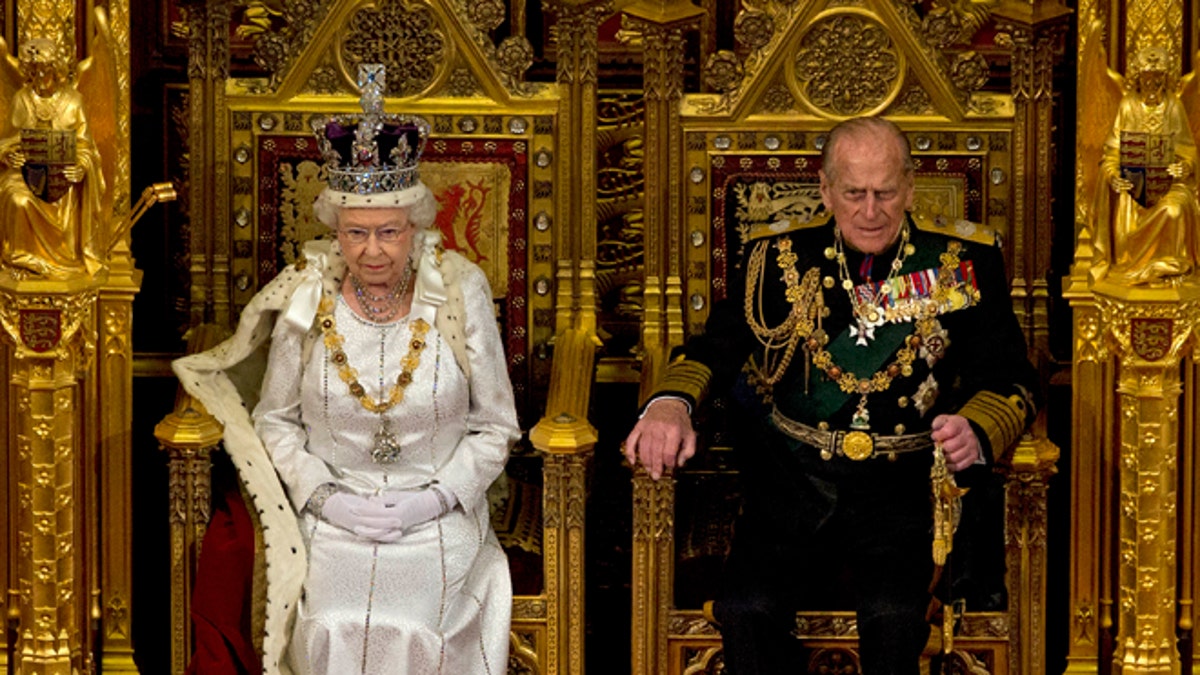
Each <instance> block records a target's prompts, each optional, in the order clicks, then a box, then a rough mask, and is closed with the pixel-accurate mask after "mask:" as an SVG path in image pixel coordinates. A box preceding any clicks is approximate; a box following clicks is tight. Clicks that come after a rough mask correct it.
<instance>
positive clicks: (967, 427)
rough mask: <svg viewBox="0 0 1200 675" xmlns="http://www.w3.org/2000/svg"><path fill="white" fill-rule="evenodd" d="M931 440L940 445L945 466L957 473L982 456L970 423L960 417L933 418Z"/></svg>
mask: <svg viewBox="0 0 1200 675" xmlns="http://www.w3.org/2000/svg"><path fill="white" fill-rule="evenodd" d="M932 436H933V440H934V442H936V443H941V444H942V454H944V455H945V456H946V466H947V467H949V469H950V470H951V471H954V472H958V471H962V470H963V469H965V468H967V467H969V466H971V465H973V464H975V463H976V462H978V461H979V458H980V457H982V456H983V449H982V448H981V447H980V446H979V439H978V438H976V437H975V430H974V429H972V428H971V423H970V422H968V421H967V418H965V417H963V416H962V415H938V416H937V417H935V418H933V434H932Z"/></svg>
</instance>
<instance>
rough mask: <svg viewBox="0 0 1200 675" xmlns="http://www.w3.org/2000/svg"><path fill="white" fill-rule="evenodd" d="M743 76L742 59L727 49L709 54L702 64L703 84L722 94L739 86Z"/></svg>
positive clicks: (744, 74)
mask: <svg viewBox="0 0 1200 675" xmlns="http://www.w3.org/2000/svg"><path fill="white" fill-rule="evenodd" d="M745 76H746V71H745V70H744V69H743V68H742V60H741V59H739V58H738V56H737V54H735V53H734V52H731V51H729V50H728V49H722V50H720V51H718V52H715V53H713V54H711V55H710V56H709V57H708V61H707V62H706V63H705V64H704V84H706V85H707V86H708V87H709V88H710V89H712V90H713V91H716V92H720V93H722V94H725V93H728V92H730V91H733V90H734V89H736V88H737V87H739V86H740V85H741V84H742V79H743V78H745Z"/></svg>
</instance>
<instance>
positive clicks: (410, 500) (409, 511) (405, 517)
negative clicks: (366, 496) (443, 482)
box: [372, 485, 458, 528]
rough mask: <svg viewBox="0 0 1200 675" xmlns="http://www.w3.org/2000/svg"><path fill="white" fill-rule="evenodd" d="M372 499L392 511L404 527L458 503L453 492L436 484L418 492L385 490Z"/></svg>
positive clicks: (441, 513)
mask: <svg viewBox="0 0 1200 675" xmlns="http://www.w3.org/2000/svg"><path fill="white" fill-rule="evenodd" d="M372 501H374V502H376V503H377V504H382V505H383V506H384V508H386V509H388V510H389V511H391V512H393V513H394V514H395V515H396V516H397V517H398V518H399V519H400V521H401V522H403V523H404V527H406V528H408V527H413V526H414V525H420V524H421V523H425V522H428V521H430V520H433V519H434V518H437V517H439V516H441V515H443V514H445V513H447V512H449V511H450V509H453V508H454V507H455V505H457V504H458V498H457V497H455V496H454V493H453V492H451V491H449V490H447V489H445V488H443V487H441V486H438V485H431V486H430V487H428V488H426V489H424V490H421V491H419V492H385V493H383V494H382V495H380V496H378V497H373V498H372Z"/></svg>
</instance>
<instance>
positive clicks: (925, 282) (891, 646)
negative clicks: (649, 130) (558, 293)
mask: <svg viewBox="0 0 1200 675" xmlns="http://www.w3.org/2000/svg"><path fill="white" fill-rule="evenodd" d="M906 227H907V232H908V235H907V236H908V244H909V245H910V246H908V247H907V250H906V251H904V250H901V249H904V248H905V245H904V242H903V240H901V241H898V242H897V243H896V244H895V245H893V247H892V249H891V250H888V251H885V252H883V253H880V254H878V255H874V256H870V255H864V254H862V253H859V252H856V251H853V250H851V249H849V248H848V247H847V248H846V249H845V251H844V264H843V263H841V262H839V260H838V259H837V256H836V255H835V249H834V248H833V247H834V243H835V231H834V224H833V223H832V222H831V220H830V219H828V218H826V219H821V220H818V221H816V222H814V223H811V224H809V225H806V226H803V227H799V228H792V229H790V230H787V231H782V232H779V231H772V230H771V229H769V228H765V227H760V228H759V230H761V231H759V232H755V231H754V230H751V232H750V235H749V237H748V239H749V240H748V241H747V242H746V245H745V251H744V255H743V256H742V259H741V264H740V266H739V269H740V272H739V274H738V275H737V278H734V279H731V280H730V282H731V283H730V288H731V294H730V297H729V298H728V299H727V300H726V301H724V302H721V303H718V304H717V305H715V306H714V308H713V313H712V315H711V316H710V318H709V321H708V324H707V327H706V332H705V333H704V334H703V335H700V336H697V337H695V338H693V339H692V340H691V341H689V343H688V344H687V345H686V347H685V349H684V355H683V357H682V358H677V359H676V360H675V361H674V362H673V363H672V364H671V366H670V367H669V369H668V372H667V375H666V377H665V379H664V381H663V382H662V384H661V385H660V387H659V388H658V390H657V392H656V394H672V395H677V396H682V397H684V398H686V399H688V400H690V401H691V402H692V403H694V404H695V403H699V402H700V401H701V400H702V399H703V398H704V397H705V395H706V394H707V392H708V391H709V390H710V389H711V390H713V391H718V392H728V391H732V392H733V396H732V399H733V400H734V401H736V402H737V404H736V405H737V406H740V408H741V409H740V410H739V411H738V413H737V414H735V415H733V416H731V419H740V420H746V423H745V424H744V425H740V428H739V429H738V430H736V432H737V436H738V440H737V441H736V443H735V445H736V446H737V454H738V456H739V461H740V464H741V469H742V476H743V483H744V488H745V500H744V504H743V509H742V513H741V515H740V516H739V519H738V521H737V523H736V526H735V534H734V541H733V545H732V550H731V553H730V556H729V559H728V561H727V570H726V574H725V575H723V579H724V584H725V587H724V588H723V589H722V593H721V595H720V597H719V600H718V602H717V603H716V605H715V608H714V612H715V615H716V619H717V620H718V621H719V622H720V624H721V631H722V636H723V639H724V641H725V660H726V665H727V667H728V668H729V672H731V673H733V674H734V675H749V674H752V673H767V674H772V675H773V674H775V673H782V672H794V671H795V669H796V665H795V664H791V665H790V666H788V665H786V664H787V663H788V651H789V649H791V648H792V647H791V646H790V645H791V644H792V643H793V641H792V640H791V639H790V637H789V636H788V631H789V630H790V628H791V627H792V617H793V616H794V612H795V610H796V609H797V608H798V607H800V606H801V604H800V603H802V602H803V601H804V598H805V597H806V592H805V589H811V588H813V587H821V586H826V587H827V586H829V585H832V584H837V583H839V581H840V579H839V577H838V574H839V571H840V570H842V569H843V568H847V567H848V568H849V570H850V572H851V574H852V576H853V579H854V590H855V597H856V606H857V613H858V630H859V634H860V650H861V651H860V655H861V659H862V666H863V671H864V673H865V674H866V675H881V674H884V673H905V674H908V673H916V672H917V661H918V657H919V655H920V652H921V650H922V647H923V646H924V644H925V642H926V640H927V639H928V634H929V626H928V623H927V620H926V617H925V613H926V609H927V607H928V603H929V599H930V596H929V590H928V587H929V584H930V581H931V578H932V574H933V562H932V556H931V545H932V543H931V542H932V535H931V525H932V515H931V512H932V511H931V506H930V479H929V475H930V467H931V464H932V461H933V460H932V458H933V452H932V441H931V440H930V439H929V438H928V432H929V431H930V424H931V423H932V420H933V419H934V418H935V417H936V416H937V415H939V414H943V413H950V414H959V415H962V416H964V417H966V418H967V419H968V420H969V421H970V422H971V424H972V426H973V428H974V430H975V433H976V435H977V436H978V437H979V440H980V444H981V446H982V449H983V455H984V459H985V460H986V461H987V463H988V464H990V463H991V462H992V457H993V454H994V453H999V452H1002V451H1003V450H1004V449H1005V448H1006V447H1008V446H1009V445H1010V444H1012V443H1013V442H1015V441H1016V440H1017V438H1018V437H1019V435H1020V434H1021V433H1022V431H1023V430H1024V429H1025V428H1026V426H1027V425H1028V423H1029V422H1030V421H1031V419H1032V416H1033V414H1034V406H1033V400H1032V392H1034V391H1036V386H1037V376H1036V372H1035V371H1034V369H1033V367H1032V365H1031V364H1030V363H1029V361H1028V359H1027V357H1026V347H1025V341H1024V338H1023V336H1022V333H1021V331H1020V327H1019V325H1018V323H1017V320H1016V317H1015V316H1014V314H1013V310H1012V304H1011V298H1010V294H1009V290H1008V284H1007V280H1006V278H1005V273H1004V263H1003V259H1002V257H1001V254H1000V251H999V249H998V248H997V247H995V246H994V245H992V243H991V240H994V237H991V235H988V234H986V233H985V232H984V231H983V230H982V228H980V229H979V230H977V231H971V230H972V229H973V226H969V225H965V224H964V225H963V226H962V227H959V228H958V229H956V230H955V229H952V228H951V227H949V226H947V227H944V228H937V227H934V226H932V224H931V223H926V222H914V221H913V220H912V219H910V220H909V222H908V224H907V226H906ZM955 232H957V235H955V234H953V233H955ZM964 235H965V236H964ZM756 251H757V253H756ZM898 252H899V253H900V258H901V259H902V266H901V267H900V268H899V270H898V272H897V273H896V274H895V275H893V277H892V278H891V279H889V280H888V281H887V285H886V286H885V287H884V288H883V289H882V291H880V290H879V289H878V283H879V282H883V281H885V279H888V277H889V274H890V272H891V270H892V265H893V261H894V260H896V259H897V254H898ZM755 258H757V264H756V263H755ZM813 268H815V269H816V270H818V271H817V272H816V273H814V275H815V276H813V275H809V274H808V272H809V270H810V269H813ZM847 279H848V280H849V283H846V282H847ZM872 282H874V284H875V285H866V284H870V283H872ZM747 284H748V285H749V286H750V289H751V293H750V297H749V298H747V297H746V295H745V292H744V289H745V287H746V285H747ZM814 286H815V288H814ZM846 286H853V292H855V293H858V294H859V295H858V296H857V297H859V298H860V302H863V301H864V300H865V301H866V304H865V305H863V306H864V307H867V308H868V309H870V308H871V307H875V308H877V309H878V310H879V312H878V313H876V314H874V315H873V316H871V317H870V318H875V319H876V321H874V322H873V323H872V322H870V321H867V322H866V323H865V324H863V325H860V324H859V322H858V320H856V318H855V313H854V308H853V307H854V306H853V305H852V301H851V295H850V291H849V290H847V288H846ZM885 296H886V299H884V298H885ZM812 303H823V306H824V311H814V310H812V309H810V307H811V306H812ZM818 307H819V305H818ZM860 314H869V312H862V311H860ZM818 315H819V316H818ZM789 316H793V317H794V318H793V319H792V323H793V324H795V327H794V328H791V329H790V330H788V331H783V332H782V333H780V332H779V331H776V334H774V335H772V334H771V333H770V331H771V329H773V328H777V327H779V326H781V325H782V324H784V323H785V322H786V321H788V317H789ZM755 326H756V327H757V331H756V330H755ZM793 332H795V333H798V334H800V338H799V339H798V340H796V341H795V345H793V349H792V354H791V357H790V360H789V358H788V356H787V352H788V345H787V341H788V339H789V335H790V333H793ZM764 343H766V344H771V345H772V347H773V348H772V349H770V350H767V349H765V347H764ZM814 356H815V358H814ZM748 359H749V360H750V361H751V362H752V364H754V365H753V366H751V367H746V368H743V364H746V363H747V361H748ZM784 362H787V365H786V367H782V368H781V367H780V364H781V363H784ZM772 380H773V385H772V386H765V383H766V382H770V381H772ZM863 392H866V394H867V395H866V398H865V400H864V398H863V396H862V394H863ZM995 536H996V537H999V536H1000V533H999V532H997V533H996V534H995Z"/></svg>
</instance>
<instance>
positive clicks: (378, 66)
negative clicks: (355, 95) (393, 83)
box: [358, 63, 387, 115]
mask: <svg viewBox="0 0 1200 675" xmlns="http://www.w3.org/2000/svg"><path fill="white" fill-rule="evenodd" d="M386 88H387V70H386V69H385V68H384V65H383V64H382V63H360V64H358V91H359V93H360V94H361V97H362V98H360V99H359V100H360V101H361V102H362V109H363V112H365V113H367V114H368V115H380V114H383V90H384V89H386Z"/></svg>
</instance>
